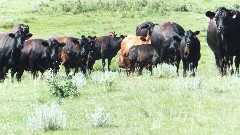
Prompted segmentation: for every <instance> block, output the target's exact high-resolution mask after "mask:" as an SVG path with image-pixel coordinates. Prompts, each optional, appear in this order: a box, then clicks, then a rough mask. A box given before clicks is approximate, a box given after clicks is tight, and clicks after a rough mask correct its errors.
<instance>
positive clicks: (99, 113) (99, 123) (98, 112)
mask: <svg viewBox="0 0 240 135" xmlns="http://www.w3.org/2000/svg"><path fill="white" fill-rule="evenodd" d="M86 119H87V121H88V123H89V124H90V125H91V126H93V127H104V126H106V125H107V123H108V121H109V119H110V114H109V113H107V114H105V113H104V109H103V108H97V109H95V110H94V111H93V112H92V113H87V114H86Z"/></svg>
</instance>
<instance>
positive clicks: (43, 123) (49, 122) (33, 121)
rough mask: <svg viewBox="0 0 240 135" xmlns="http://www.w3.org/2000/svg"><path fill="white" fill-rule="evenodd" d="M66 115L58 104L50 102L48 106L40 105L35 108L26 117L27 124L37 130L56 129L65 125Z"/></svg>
mask: <svg viewBox="0 0 240 135" xmlns="http://www.w3.org/2000/svg"><path fill="white" fill-rule="evenodd" d="M66 121H67V118H66V115H65V114H64V113H63V111H62V110H61V109H60V108H59V106H58V105H56V104H55V103H52V105H51V106H50V107H48V106H47V105H41V106H39V107H38V108H36V109H35V112H34V114H33V115H32V116H30V117H29V118H28V125H29V127H31V128H33V129H38V130H44V131H48V130H57V129H62V128H64V127H65V126H66Z"/></svg>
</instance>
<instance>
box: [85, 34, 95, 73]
mask: <svg viewBox="0 0 240 135" xmlns="http://www.w3.org/2000/svg"><path fill="white" fill-rule="evenodd" d="M95 42H96V36H93V37H92V36H88V54H87V63H86V64H87V68H88V69H92V68H93V64H94V63H95V54H96V51H97V47H96V46H95Z"/></svg>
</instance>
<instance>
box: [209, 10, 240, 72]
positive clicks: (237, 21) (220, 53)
mask: <svg viewBox="0 0 240 135" xmlns="http://www.w3.org/2000/svg"><path fill="white" fill-rule="evenodd" d="M239 15H240V14H239V12H238V11H237V10H228V9H226V8H225V7H220V8H218V9H217V11H216V12H215V13H214V12H211V11H207V12H206V16H207V17H209V18H210V23H209V27H208V31H207V41H208V45H209V46H210V48H211V49H212V50H213V52H214V55H215V58H216V64H217V66H218V67H220V73H221V74H222V75H225V74H226V70H227V66H229V67H230V71H231V73H233V69H232V61H233V60H232V59H233V56H236V60H235V65H236V72H237V73H238V70H239V69H238V68H239V55H240V47H239V44H240V30H239V29H240V17H239Z"/></svg>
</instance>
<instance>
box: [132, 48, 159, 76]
mask: <svg viewBox="0 0 240 135" xmlns="http://www.w3.org/2000/svg"><path fill="white" fill-rule="evenodd" d="M135 63H137V65H138V67H139V70H138V75H141V74H142V70H143V67H145V66H147V65H148V67H149V68H148V70H149V71H150V74H151V75H152V65H155V66H156V65H157V64H158V63H159V55H158V53H157V51H156V50H155V49H154V48H153V46H152V45H151V44H145V45H136V46H132V47H131V48H130V49H129V70H128V74H129V73H130V72H131V71H132V70H133V68H134V65H135Z"/></svg>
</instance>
